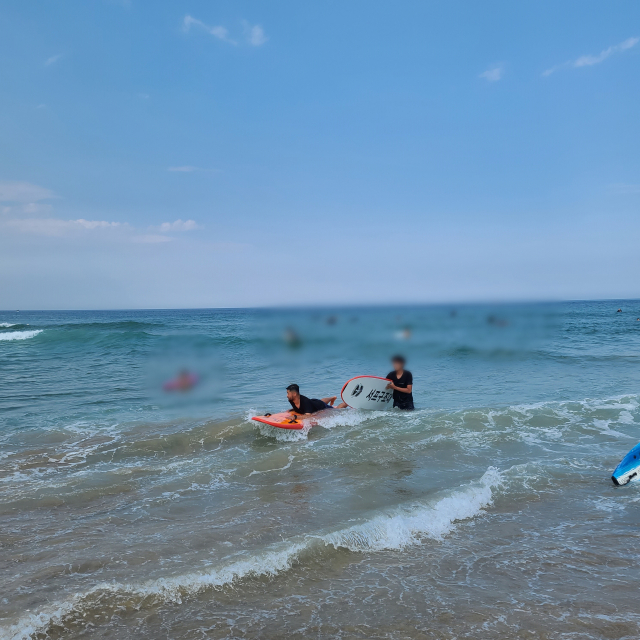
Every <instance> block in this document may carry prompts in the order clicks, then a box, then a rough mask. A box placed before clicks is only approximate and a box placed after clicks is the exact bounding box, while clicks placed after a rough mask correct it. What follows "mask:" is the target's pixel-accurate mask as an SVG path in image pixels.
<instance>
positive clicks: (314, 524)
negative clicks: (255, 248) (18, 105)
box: [0, 301, 640, 640]
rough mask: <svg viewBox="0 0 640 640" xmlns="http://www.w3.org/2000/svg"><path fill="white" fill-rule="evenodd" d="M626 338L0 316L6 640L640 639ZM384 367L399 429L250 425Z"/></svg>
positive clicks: (553, 322)
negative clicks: (394, 372) (622, 475)
mask: <svg viewBox="0 0 640 640" xmlns="http://www.w3.org/2000/svg"><path fill="white" fill-rule="evenodd" d="M618 308H621V309H622V311H621V312H620V313H618V312H617V309H618ZM637 318H640V301H604V302H568V303H562V304H560V303H558V304H521V305H443V306H423V307H420V306H415V307H408V306H407V307H372V308H335V309H300V310H177V311H175V310H171V311H77V312H74V311H65V312H62V311H61V312H51V311H46V312H45V311H42V312H35V311H34V312H25V311H20V312H16V311H5V312H0V572H1V573H0V638H7V639H9V638H11V639H19V638H118V639H120V638H122V639H125V638H133V637H135V638H149V639H151V638H153V639H156V638H167V639H169V638H171V639H176V638H181V639H192V638H193V639H196V638H212V639H216V638H246V639H252V638H255V639H276V638H299V639H302V638H304V639H305V640H307V639H309V638H318V639H322V638H341V639H352V638H353V639H356V638H358V639H359V638H362V639H373V638H375V639H378V638H379V639H385V640H386V639H394V640H405V639H406V640H413V639H439V640H441V639H454V638H474V639H483V638H532V639H534V638H535V639H537V638H540V639H543V638H544V639H551V638H563V639H578V638H579V639H583V638H585V639H590V638H598V639H601V638H615V639H621V638H637V637H638V636H639V635H640V606H639V603H640V589H639V587H638V575H640V482H632V483H630V484H629V485H627V486H624V487H616V486H614V485H613V483H612V482H611V479H610V476H611V472H612V470H613V468H614V467H615V466H616V464H617V463H618V462H619V460H620V459H621V458H622V456H623V455H624V454H625V453H626V452H627V451H628V450H629V449H630V448H631V447H632V446H634V445H635V444H637V443H638V441H640V320H637ZM394 353H400V354H403V355H405V356H406V357H407V360H408V363H407V368H408V369H409V370H410V371H412V373H413V377H414V397H415V404H416V410H415V411H414V412H400V411H397V410H394V411H389V412H360V411H355V410H349V409H347V410H343V411H336V412H335V413H331V414H329V415H327V416H326V417H325V418H322V419H321V421H320V424H318V425H317V426H314V427H313V428H310V429H309V428H305V429H303V430H301V431H282V430H277V429H274V428H271V427H268V426H266V425H260V424H258V423H256V422H255V421H252V420H251V417H252V416H254V415H257V414H260V413H264V412H267V411H269V412H272V413H273V412H276V411H280V410H283V409H285V408H287V407H288V405H287V401H286V396H285V387H286V386H287V385H288V384H290V383H292V382H296V383H298V384H299V385H300V387H301V392H302V393H303V394H305V395H307V396H309V397H324V396H332V395H339V393H340V390H341V388H342V385H343V384H344V383H345V382H346V381H347V380H348V379H349V378H351V377H353V376H355V375H363V374H368V375H379V376H384V375H386V374H387V373H388V372H389V371H390V369H391V367H390V364H389V358H390V356H391V355H393V354H394ZM183 370H186V371H188V372H189V373H190V374H191V375H192V376H193V378H192V379H193V380H195V381H196V382H197V383H196V384H195V385H194V386H193V388H191V389H189V390H187V391H177V390H174V391H165V390H164V389H163V385H164V384H165V383H166V381H167V380H171V379H172V378H175V376H176V375H177V374H178V372H180V371H183Z"/></svg>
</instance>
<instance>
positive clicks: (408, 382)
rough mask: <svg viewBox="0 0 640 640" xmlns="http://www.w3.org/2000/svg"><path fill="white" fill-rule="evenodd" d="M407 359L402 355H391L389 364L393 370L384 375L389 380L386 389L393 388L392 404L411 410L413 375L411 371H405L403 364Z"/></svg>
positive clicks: (412, 407)
mask: <svg viewBox="0 0 640 640" xmlns="http://www.w3.org/2000/svg"><path fill="white" fill-rule="evenodd" d="M406 363H407V361H406V360H405V359H404V358H403V357H402V356H393V358H391V364H392V365H393V371H392V372H391V373H389V374H388V375H387V376H386V377H387V378H388V379H389V380H391V382H390V383H389V384H388V385H387V389H393V406H394V407H398V409H404V410H408V411H411V410H413V409H414V408H415V407H414V406H413V393H412V392H413V376H412V375H411V371H406V370H405V368H404V365H405V364H406Z"/></svg>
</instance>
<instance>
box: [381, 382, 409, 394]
mask: <svg viewBox="0 0 640 640" xmlns="http://www.w3.org/2000/svg"><path fill="white" fill-rule="evenodd" d="M387 389H393V390H394V391H400V392H401V393H411V390H412V389H413V385H412V384H410V385H407V387H406V389H405V388H404V387H396V385H395V384H393V382H390V383H389V384H388V385H387Z"/></svg>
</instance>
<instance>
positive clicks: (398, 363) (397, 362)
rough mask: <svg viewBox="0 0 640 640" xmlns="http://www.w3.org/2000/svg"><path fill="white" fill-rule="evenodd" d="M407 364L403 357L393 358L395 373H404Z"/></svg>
mask: <svg viewBox="0 0 640 640" xmlns="http://www.w3.org/2000/svg"><path fill="white" fill-rule="evenodd" d="M406 363H407V361H406V360H405V359H404V358H403V357H402V356H393V358H391V364H392V365H393V370H394V371H402V370H403V369H404V365H405V364H406Z"/></svg>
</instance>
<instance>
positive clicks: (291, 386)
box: [287, 384, 300, 393]
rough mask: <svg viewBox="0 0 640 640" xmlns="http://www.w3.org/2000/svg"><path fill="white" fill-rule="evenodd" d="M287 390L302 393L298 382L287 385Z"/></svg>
mask: <svg viewBox="0 0 640 640" xmlns="http://www.w3.org/2000/svg"><path fill="white" fill-rule="evenodd" d="M287 391H295V392H296V393H300V387H299V386H298V385H297V384H290V385H289V386H288V387H287Z"/></svg>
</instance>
